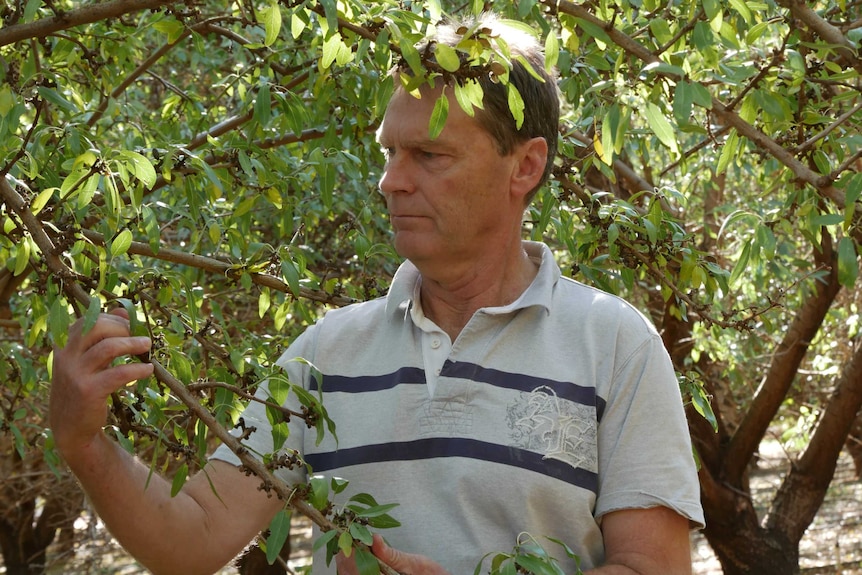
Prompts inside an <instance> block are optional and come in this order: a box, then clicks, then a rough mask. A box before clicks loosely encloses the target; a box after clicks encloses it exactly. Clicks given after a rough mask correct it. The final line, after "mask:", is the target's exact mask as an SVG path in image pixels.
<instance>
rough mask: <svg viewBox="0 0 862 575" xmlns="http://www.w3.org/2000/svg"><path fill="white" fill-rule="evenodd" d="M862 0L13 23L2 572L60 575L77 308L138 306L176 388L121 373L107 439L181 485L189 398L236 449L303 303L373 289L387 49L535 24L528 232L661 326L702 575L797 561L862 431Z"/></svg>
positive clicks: (197, 12)
mask: <svg viewBox="0 0 862 575" xmlns="http://www.w3.org/2000/svg"><path fill="white" fill-rule="evenodd" d="M860 6H862V5H860V3H859V2H853V1H847V0H844V1H840V2H809V3H803V2H798V1H796V0H780V1H771V0H770V1H758V0H707V1H702V2H695V1H694V0H679V1H677V2H674V3H658V2H655V1H654V0H618V1H610V0H596V1H590V2H586V3H581V4H574V3H569V2H566V1H560V2H551V1H547V2H543V1H538V0H521V1H518V2H494V3H493V5H491V3H488V4H487V5H483V4H482V3H481V2H479V3H477V2H466V3H449V2H409V1H403V2H396V1H379V2H366V3H362V2H354V1H352V0H345V1H337V0H326V1H321V2H312V1H305V2H303V1H283V2H278V1H276V0H271V1H268V2H266V1H257V0H253V1H240V2H231V3H222V2H211V1H210V0H200V1H193V2H169V1H156V0H112V1H109V2H93V3H84V2H71V1H62V0H55V1H53V2H48V1H40V0H29V1H26V2H25V1H23V0H21V1H17V2H7V3H6V4H5V5H4V6H3V7H2V9H0V18H2V27H0V76H2V83H0V175H2V178H0V224H2V229H0V265H2V269H0V447H2V451H0V473H2V477H3V478H4V479H3V482H2V488H0V550H2V553H3V562H4V564H5V567H6V570H7V573H41V572H42V571H43V569H44V567H45V566H46V565H51V564H55V565H56V564H58V563H62V564H64V565H71V566H72V567H69V568H68V571H75V569H79V570H81V569H83V568H82V567H80V563H76V561H78V559H76V557H75V549H76V545H78V544H79V542H80V538H81V537H82V536H84V535H85V534H86V532H85V531H82V530H80V529H78V530H76V529H74V528H73V525H74V523H75V520H76V519H79V518H80V517H81V516H82V515H81V514H82V513H83V510H84V509H85V504H84V501H83V499H82V497H81V495H80V493H79V492H78V491H77V489H76V488H75V486H74V481H73V480H71V479H70V478H69V477H68V475H67V474H66V472H65V470H64V468H63V465H62V462H60V461H59V459H58V458H57V456H56V454H55V453H54V451H53V446H52V438H51V433H50V430H48V429H46V427H45V419H44V414H45V407H46V398H47V391H48V382H49V379H50V360H51V349H52V347H53V346H54V345H62V343H63V342H64V338H65V332H66V329H67V327H68V326H69V324H70V322H71V321H73V319H74V316H75V315H78V316H86V315H87V314H88V313H89V314H90V317H92V314H93V313H95V312H96V310H98V309H105V308H108V307H112V306H115V305H127V306H129V307H133V308H134V309H135V310H137V319H138V326H137V329H141V330H146V331H148V332H149V333H151V334H152V336H153V337H154V340H155V341H156V350H155V354H154V359H155V360H157V361H159V362H160V364H161V365H163V366H164V367H165V369H166V371H167V372H168V373H169V374H170V375H171V377H173V378H174V379H175V380H176V381H179V382H180V383H181V384H182V385H183V386H184V388H185V389H186V390H187V392H188V393H187V394H181V395H178V394H177V393H175V391H173V390H172V388H171V387H170V386H166V385H165V382H164V381H157V380H153V381H149V382H139V383H138V384H137V385H136V386H132V387H130V388H129V389H128V390H126V392H125V393H122V394H116V395H115V397H113V398H112V400H113V401H112V405H111V407H110V409H111V414H112V423H113V424H112V426H111V429H110V430H109V431H110V432H111V433H113V434H114V435H115V436H116V438H117V440H118V441H120V442H121V443H123V444H124V445H125V446H126V447H127V448H128V449H130V450H132V451H135V452H136V453H139V454H140V455H141V457H143V458H144V459H145V460H147V461H151V462H152V466H153V469H154V470H155V471H160V472H166V473H168V474H169V475H173V476H174V477H175V484H176V485H181V484H182V482H183V481H184V479H185V477H186V476H187V474H188V473H190V472H192V471H193V470H194V469H195V468H196V467H197V466H198V465H199V464H200V462H201V461H202V458H203V457H204V456H205V454H206V453H207V452H208V450H209V449H210V448H211V447H212V444H213V441H214V436H215V435H216V434H215V433H214V431H213V429H212V427H211V424H212V421H209V420H207V421H206V422H205V421H204V420H202V418H201V417H200V412H196V411H195V410H193V409H190V408H189V405H188V401H189V398H192V399H193V401H194V402H196V404H197V405H198V406H201V407H202V408H203V409H204V410H205V411H206V412H207V413H210V414H211V415H212V420H213V421H214V422H216V423H218V424H219V425H221V426H224V427H226V428H231V427H232V426H233V425H234V418H235V417H236V414H237V412H238V409H239V408H240V407H241V405H242V403H243V401H244V397H245V394H247V393H249V392H252V391H253V389H254V387H255V385H256V384H257V383H258V382H259V381H260V379H261V377H263V376H264V375H265V374H266V373H267V370H268V369H269V367H270V366H271V364H272V362H273V361H274V360H275V359H276V358H277V356H278V354H279V351H280V349H282V348H283V347H284V346H285V345H286V344H287V343H288V342H289V341H290V340H291V339H292V338H293V337H294V336H295V335H296V334H297V333H299V332H300V331H301V330H302V329H303V328H304V327H305V326H307V325H308V324H309V323H311V322H313V321H314V320H315V318H316V317H318V316H319V314H320V313H321V311H322V310H323V309H324V308H325V307H326V306H333V305H344V304H346V303H349V302H352V301H359V300H365V299H368V298H373V297H378V296H380V295H382V294H384V293H385V291H386V288H387V286H388V282H389V279H390V277H391V273H392V272H393V271H394V269H395V268H396V266H397V263H398V262H397V257H396V256H395V254H394V253H393V252H392V249H391V247H390V246H389V242H388V225H387V219H386V215H385V210H384V204H383V202H382V199H381V198H380V197H379V195H378V194H377V193H376V189H377V188H376V182H377V179H378V176H379V173H380V167H381V165H382V157H381V155H380V152H379V149H378V146H377V145H376V143H375V141H374V133H375V129H376V127H377V124H378V122H379V121H380V118H381V116H382V113H383V111H384V106H385V103H386V101H387V99H388V96H389V95H390V94H391V91H392V89H393V84H392V79H391V78H390V77H389V76H388V75H387V72H388V70H389V69H390V68H391V67H392V65H393V64H394V63H395V62H396V61H398V60H399V59H401V58H404V59H406V60H407V61H408V62H410V61H411V59H417V58H418V54H416V52H415V50H411V46H412V45H413V43H414V42H415V41H416V40H418V39H420V38H422V37H423V35H424V32H425V30H426V29H427V27H428V26H430V25H433V23H434V22H436V21H438V20H439V19H440V18H441V17H442V16H444V15H446V14H449V15H455V16H462V15H464V14H469V13H471V12H476V11H480V10H482V9H492V10H493V11H495V12H499V13H501V14H502V15H503V16H504V17H507V18H512V19H515V20H518V21H521V22H524V23H527V24H529V25H530V26H531V27H532V28H533V29H535V31H536V33H537V34H538V35H539V36H540V38H541V41H542V42H543V43H544V44H545V46H546V52H547V60H548V65H555V66H556V67H557V68H558V69H559V72H560V89H561V93H562V94H563V99H564V102H565V104H564V125H563V127H562V129H561V134H560V138H561V155H560V158H559V160H558V162H557V167H556V170H555V174H554V178H553V181H552V183H551V185H550V186H548V188H547V190H545V191H544V192H543V193H541V194H540V196H539V197H538V198H537V201H536V203H535V204H534V205H533V206H532V207H531V209H530V210H529V212H528V214H527V217H526V218H525V237H529V238H534V239H543V240H545V241H547V242H549V243H550V244H551V245H552V246H554V249H555V250H556V251H557V254H558V257H559V258H560V260H561V262H562V264H563V268H564V270H565V273H566V274H568V275H570V276H571V277H574V278H575V279H578V280H580V281H583V282H586V283H590V284H593V285H597V286H599V287H600V288H602V289H605V290H608V291H611V292H614V293H618V294H620V295H623V296H624V297H626V298H628V299H630V300H631V301H633V302H634V303H636V304H637V305H638V306H639V307H640V308H641V309H643V310H644V311H645V312H646V313H648V314H649V315H650V317H651V318H652V319H653V321H654V322H655V323H656V325H657V326H658V328H659V329H660V330H661V332H662V335H663V338H664V342H665V345H666V347H667V348H668V350H669V352H670V353H671V356H672V358H673V360H674V363H675V365H676V368H677V370H678V372H679V374H680V384H681V388H682V389H683V391H684V392H685V394H686V397H687V400H688V401H689V405H690V411H691V413H690V423H691V432H692V436H693V439H694V443H695V447H696V451H697V455H698V457H699V460H700V462H701V466H702V467H701V471H700V478H701V485H702V490H703V502H704V506H705V509H706V513H707V521H708V527H707V529H706V531H705V535H706V537H707V539H708V540H709V542H710V544H711V545H712V547H713V549H714V550H715V552H716V555H717V556H718V557H719V559H720V561H721V563H722V566H723V568H724V571H725V573H726V574H727V575H733V574H741V573H757V574H759V575H769V574H771V573H775V574H778V573H781V574H786V573H792V572H795V571H797V570H798V544H799V541H800V538H801V537H802V534H803V533H804V531H805V529H806V528H807V527H808V525H809V524H810V522H811V519H812V518H813V516H814V514H815V513H816V511H817V509H818V508H819V506H820V504H821V502H822V500H823V496H824V494H825V492H826V489H827V487H828V485H829V483H830V481H831V478H832V474H833V471H834V468H835V462H836V461H837V458H838V456H839V453H840V452H841V450H842V449H843V446H844V445H845V444H847V445H848V446H851V447H852V446H855V445H858V441H855V442H854V438H856V439H857V440H858V437H859V435H860V427H862V425H860V424H859V423H856V424H855V426H854V421H856V416H857V413H858V411H859V407H860V404H862V365H860V362H862V352H860V347H859V345H858V342H857V336H858V332H859V327H860V292H859V288H858V286H859V280H858V262H857V253H858V249H859V245H860V241H862V228H860V225H859V224H860V222H859V218H860V213H862V212H860V203H859V196H860V192H862V151H860V150H862V134H860V129H859V128H860V124H862V97H860V88H862V82H860V73H862V59H860V57H859V45H860V38H862V8H860ZM497 57H498V58H500V59H502V60H505V58H506V54H505V53H499V54H497ZM419 65H421V63H419ZM208 425H210V426H209V427H208ZM765 439H772V440H775V439H777V440H778V441H780V442H781V443H782V446H783V448H784V449H785V450H786V453H787V457H788V461H789V463H790V464H788V466H787V468H786V472H785V473H784V474H783V484H782V486H781V488H780V489H779V490H778V491H777V493H776V494H775V497H774V499H773V500H772V501H771V503H770V506H769V509H768V510H767V512H766V513H765V514H763V513H758V512H757V511H756V510H755V508H754V506H753V504H752V501H751V498H750V489H749V485H748V477H749V473H750V471H751V470H752V469H753V466H756V464H757V459H758V449H759V446H760V444H761V442H763V441H764V440H765ZM848 439H849V443H848ZM348 479H349V478H348ZM76 538H77V539H76ZM52 543H53V545H52V549H56V550H57V551H54V552H53V553H52V554H50V555H46V554H45V550H46V549H47V548H48V546H49V545H51V544H52ZM481 551H482V552H485V551H493V550H481ZM76 565H77V566H76Z"/></svg>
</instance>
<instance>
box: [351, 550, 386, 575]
mask: <svg viewBox="0 0 862 575" xmlns="http://www.w3.org/2000/svg"><path fill="white" fill-rule="evenodd" d="M355 556H356V568H357V569H358V570H359V575H380V563H379V562H378V561H377V558H376V557H375V556H374V554H373V553H371V551H369V550H368V549H357V550H356V553H355Z"/></svg>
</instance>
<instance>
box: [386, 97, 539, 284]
mask: <svg viewBox="0 0 862 575" xmlns="http://www.w3.org/2000/svg"><path fill="white" fill-rule="evenodd" d="M447 93H451V88H448V89H447ZM439 94H440V89H439V88H438V89H436V90H430V89H423V91H422V98H421V99H417V98H415V97H413V96H411V95H410V94H407V93H405V92H404V91H403V90H397V91H396V93H395V95H394V96H393V97H392V100H391V101H390V103H389V107H388V108H387V110H386V115H385V117H384V119H383V124H382V126H381V128H380V132H379V141H380V145H381V146H382V147H383V149H384V152H385V153H386V157H387V160H386V166H385V170H384V173H383V177H382V178H381V180H380V190H381V191H382V192H383V195H384V196H385V198H386V205H387V207H388V209H389V214H390V220H391V222H392V227H393V229H394V231H395V250H396V251H397V252H398V253H399V254H400V255H401V256H403V257H406V258H408V259H410V260H411V261H413V263H414V264H416V265H418V266H420V268H421V266H422V265H423V264H431V265H438V264H446V263H450V262H451V263H464V262H470V261H475V260H476V259H478V258H480V257H481V252H482V250H488V249H493V247H494V246H495V245H498V244H499V243H500V242H506V241H509V240H510V239H511V234H512V233H513V231H514V233H515V234H517V233H518V232H517V221H518V220H519V219H520V214H521V212H522V211H523V197H515V196H513V195H512V194H510V178H511V175H512V173H513V170H515V165H516V162H515V160H514V159H513V156H511V155H510V156H501V155H500V154H499V152H498V151H497V146H496V144H495V143H494V141H493V140H492V139H491V136H490V135H488V133H487V132H486V131H484V130H483V129H482V128H480V127H479V124H478V123H477V122H476V120H475V119H473V118H471V117H469V116H468V115H467V114H465V113H464V111H463V110H461V108H460V106H459V105H458V103H457V102H456V101H455V100H454V99H453V98H450V103H449V116H448V119H447V121H446V125H445V127H444V128H443V131H442V132H441V134H440V136H439V137H437V138H436V139H434V140H432V139H431V138H430V137H429V134H428V126H429V120H430V117H431V112H432V110H433V109H434V103H435V102H436V100H437V98H438V96H439ZM513 214H514V218H515V219H514V220H513ZM513 222H515V223H514V225H513ZM498 248H499V245H498Z"/></svg>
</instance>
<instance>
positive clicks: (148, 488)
mask: <svg viewBox="0 0 862 575" xmlns="http://www.w3.org/2000/svg"><path fill="white" fill-rule="evenodd" d="M149 347H150V341H149V339H148V338H134V337H130V336H129V323H128V318H127V316H126V314H125V312H123V311H119V312H114V313H112V314H103V315H102V316H101V317H100V318H99V320H98V321H97V323H96V325H95V326H94V327H93V328H92V329H91V330H90V331H89V332H88V333H86V334H83V333H82V322H81V321H78V322H77V323H76V324H75V325H73V326H72V328H71V330H70V333H69V340H68V343H67V344H66V346H65V347H64V348H62V349H58V350H56V351H55V354H54V370H53V381H52V388H51V406H50V424H51V427H52V429H53V432H54V437H55V441H56V445H57V447H58V449H59V450H60V453H61V454H62V455H63V457H64V459H65V460H66V462H67V464H68V465H69V467H70V469H71V470H72V472H73V473H74V474H75V475H76V476H77V477H78V479H79V481H80V482H81V485H82V486H83V488H84V490H85V491H86V493H87V495H88V496H89V498H90V500H91V501H92V503H93V505H94V507H95V509H96V512H97V513H98V514H99V517H100V518H101V519H102V520H103V521H104V522H105V524H106V525H107V526H108V529H109V530H110V531H111V533H112V534H113V535H114V536H115V537H116V538H117V539H118V540H119V542H120V543H121V544H122V545H123V547H125V548H126V549H127V550H128V551H129V552H130V553H131V554H132V555H134V556H135V557H136V558H137V559H138V560H139V561H140V562H141V563H142V564H143V565H145V566H146V567H147V568H148V569H150V570H151V571H152V572H153V573H155V574H157V575H167V574H173V573H182V574H184V575H190V574H194V573H207V574H209V573H213V572H214V571H216V570H218V569H219V568H220V567H222V566H223V565H224V564H225V563H227V562H228V561H229V560H230V559H231V558H232V557H233V556H234V555H236V553H237V552H239V550H240V549H242V547H243V546H244V545H245V544H246V543H248V541H250V540H251V539H252V537H254V536H255V534H257V532H258V531H260V530H261V529H262V528H264V527H266V525H267V524H268V523H269V521H270V519H271V518H272V517H273V516H274V515H275V513H276V512H277V511H278V509H279V508H280V507H281V502H280V501H279V500H278V499H276V498H272V499H270V498H268V497H267V495H266V494H265V493H263V492H262V491H259V490H258V489H257V487H258V485H259V484H260V481H259V480H258V479H257V478H256V477H254V476H246V475H245V474H244V473H242V472H241V471H240V470H239V469H238V468H236V467H234V466H232V465H230V464H228V463H224V462H220V461H214V462H211V463H210V464H209V465H207V467H206V468H205V470H204V471H202V472H201V473H198V474H197V475H196V476H194V477H192V478H191V479H190V480H189V481H188V482H186V484H185V485H184V487H183V489H182V491H181V492H180V493H179V494H177V496H176V497H171V485H170V484H169V483H168V482H167V481H166V480H165V479H163V478H162V477H159V476H157V475H153V476H150V471H149V469H148V468H147V467H146V466H145V465H144V464H143V463H142V462H141V461H139V460H137V459H136V458H135V457H133V456H131V455H130V454H129V453H127V452H126V451H124V450H123V449H122V448H121V447H120V446H119V445H118V444H117V443H116V442H114V441H112V440H111V439H109V438H108V437H107V436H106V435H105V433H104V432H103V431H102V428H103V427H104V425H105V422H106V401H107V398H108V397H109V396H110V394H111V393H112V392H114V391H116V390H117V389H119V388H121V387H123V386H124V385H126V384H127V383H128V382H130V381H134V380H135V379H140V378H143V377H147V376H149V375H150V374H151V373H152V369H153V367H152V365H150V364H142V363H129V364H124V365H116V366H115V365H112V364H113V362H114V360H115V359H117V358H120V357H124V356H128V355H136V354H140V353H144V352H146V351H147V350H148V349H149Z"/></svg>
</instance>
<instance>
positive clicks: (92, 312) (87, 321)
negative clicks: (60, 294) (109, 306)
mask: <svg viewBox="0 0 862 575" xmlns="http://www.w3.org/2000/svg"><path fill="white" fill-rule="evenodd" d="M101 313H102V300H100V299H99V298H98V297H96V296H90V305H89V306H87V311H86V313H84V323H83V325H82V326H81V335H86V334H87V332H89V331H90V330H91V329H93V326H94V325H96V321H98V319H99V315H100V314H101Z"/></svg>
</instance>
